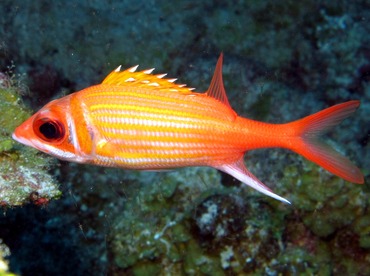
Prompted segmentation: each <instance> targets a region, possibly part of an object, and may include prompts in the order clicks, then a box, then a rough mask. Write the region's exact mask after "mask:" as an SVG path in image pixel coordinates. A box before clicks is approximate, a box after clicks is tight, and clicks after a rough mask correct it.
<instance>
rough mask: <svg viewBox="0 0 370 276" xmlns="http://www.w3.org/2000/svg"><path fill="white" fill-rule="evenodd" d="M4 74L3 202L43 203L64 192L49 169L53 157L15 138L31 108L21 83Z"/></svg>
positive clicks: (0, 102)
mask: <svg viewBox="0 0 370 276" xmlns="http://www.w3.org/2000/svg"><path fill="white" fill-rule="evenodd" d="M1 74H2V75H1V76H2V80H3V81H2V85H1V87H0V110H1V111H2V112H1V117H0V129H1V132H0V204H1V205H2V206H16V205H22V204H24V203H29V202H32V203H34V204H38V205H42V204H45V203H46V202H48V201H49V200H50V199H53V198H59V196H60V191H59V189H58V186H57V184H56V183H55V180H54V179H53V178H52V176H51V175H50V174H49V173H48V172H47V169H48V168H49V167H50V164H51V162H52V159H51V158H49V157H46V156H45V155H40V154H39V153H38V152H37V151H34V150H32V149H30V148H26V147H22V146H20V145H19V144H17V143H16V142H15V141H13V140H12V138H11V133H12V132H13V130H14V129H15V127H16V126H18V125H19V124H20V123H22V122H23V121H24V120H25V119H26V118H28V117H29V116H30V112H29V111H27V110H26V109H25V107H23V106H22V105H21V104H20V96H19V92H18V91H17V87H14V86H12V83H13V82H14V80H12V79H11V78H9V77H7V76H6V75H5V74H3V73H1Z"/></svg>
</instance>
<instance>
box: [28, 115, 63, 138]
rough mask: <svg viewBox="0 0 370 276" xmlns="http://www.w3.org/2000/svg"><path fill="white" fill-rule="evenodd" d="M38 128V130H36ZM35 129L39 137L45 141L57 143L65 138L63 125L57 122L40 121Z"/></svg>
mask: <svg viewBox="0 0 370 276" xmlns="http://www.w3.org/2000/svg"><path fill="white" fill-rule="evenodd" d="M35 127H36V129H35ZM34 129H35V130H36V133H38V136H39V137H40V138H42V139H43V140H45V141H48V142H55V141H59V140H61V139H63V138H64V135H65V130H64V127H63V125H62V124H61V123H60V122H59V121H56V120H50V119H40V120H37V121H36V124H35V125H34Z"/></svg>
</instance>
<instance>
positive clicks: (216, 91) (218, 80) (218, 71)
mask: <svg viewBox="0 0 370 276" xmlns="http://www.w3.org/2000/svg"><path fill="white" fill-rule="evenodd" d="M223 57H224V55H223V53H221V54H220V57H219V58H218V61H217V64H216V68H215V72H214V73H213V77H212V81H211V84H210V85H209V87H208V90H207V92H206V95H207V96H210V97H213V98H215V99H216V100H219V101H220V102H222V103H224V104H225V105H227V106H228V107H230V108H231V106H230V103H229V100H228V99H227V95H226V91H225V87H224V83H223V80H222V60H223Z"/></svg>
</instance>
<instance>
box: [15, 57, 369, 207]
mask: <svg viewBox="0 0 370 276" xmlns="http://www.w3.org/2000/svg"><path fill="white" fill-rule="evenodd" d="M222 59H223V56H222V54H221V55H220V58H219V59H218V62H217V65H216V69H215V73H214V76H213V78H212V81H211V84H210V86H209V88H208V90H207V91H206V92H205V93H194V92H193V91H192V89H190V88H187V87H185V85H178V84H175V83H174V81H175V80H176V79H165V78H164V76H165V74H160V75H154V74H152V69H149V70H144V71H140V72H137V71H136V69H137V66H135V67H132V68H129V69H127V70H124V71H121V70H120V67H118V68H117V69H116V70H115V71H113V72H112V73H110V74H109V75H108V76H107V77H106V78H105V79H104V81H103V82H102V83H101V84H98V85H94V86H90V87H88V88H85V89H83V90H81V91H78V92H75V93H73V94H70V95H68V96H65V97H63V98H60V99H57V100H54V101H51V102H50V103H48V104H46V105H45V106H44V107H43V108H41V109H40V110H39V111H38V112H37V113H36V114H34V115H33V116H31V117H30V118H29V119H28V120H26V121H25V122H24V123H23V124H22V125H20V126H19V127H18V128H17V129H16V130H15V131H14V133H13V138H14V139H15V140H16V141H18V142H20V143H23V144H25V145H27V146H31V147H34V148H36V149H38V150H40V151H43V152H45V153H48V154H50V155H53V156H55V157H57V158H59V159H63V160H68V161H73V162H78V163H89V164H96V165H100V166H109V167H121V168H125V169H139V170H163V169H172V168H179V167H187V166H209V167H213V168H216V169H218V170H220V171H223V172H225V173H227V174H230V175H232V176H233V177H235V178H236V179H238V180H240V181H241V182H243V183H245V184H247V185H248V186H250V187H252V188H254V189H256V190H258V191H260V192H262V193H264V194H266V195H268V196H271V197H273V198H275V199H278V200H281V201H283V202H287V203H289V201H288V200H286V199H285V198H283V197H281V196H279V195H277V194H275V193H273V192H272V191H271V190H270V189H269V188H268V187H267V186H265V185H264V184H263V183H262V182H261V181H260V180H258V179H257V178H256V177H255V176H254V175H253V174H252V173H251V172H250V171H249V170H248V169H247V168H246V167H245V165H244V161H243V157H244V154H245V152H247V151H249V150H253V149H258V148H271V147H280V148H286V149H290V150H292V151H294V152H296V153H298V154H300V155H302V156H304V157H305V158H307V159H308V160H310V161H312V162H314V163H316V164H318V165H319V166H321V167H323V168H324V169H326V170H328V171H329V172H331V173H333V174H335V175H337V176H339V177H341V178H343V179H345V180H347V181H350V182H354V183H363V182H364V177H363V175H362V173H361V171H360V170H359V169H358V168H357V167H356V166H354V165H353V164H352V163H351V162H350V161H349V160H348V159H347V158H345V157H343V156H341V155H340V154H339V153H337V152H336V151H334V150H333V149H331V148H329V147H328V146H327V145H325V144H324V143H322V142H320V141H319V140H318V139H317V138H318V136H319V135H320V134H322V133H323V132H325V131H326V130H327V129H329V128H331V127H333V126H334V125H336V124H338V123H340V122H341V121H342V120H343V119H345V118H347V117H348V116H349V115H351V114H352V113H353V112H354V111H355V110H356V109H357V108H358V107H359V105H360V102H359V101H357V100H352V101H348V102H345V103H341V104H337V105H335V106H332V107H329V108H327V109H324V110H322V111H320V112H317V113H315V114H313V115H310V116H307V117H305V118H303V119H300V120H297V121H293V122H290V123H285V124H270V123H263V122H259V121H255V120H251V119H247V118H243V117H240V116H238V114H236V112H235V111H234V110H233V109H232V108H231V106H230V104H229V101H228V99H227V96H226V92H225V89H224V85H223V80H222Z"/></svg>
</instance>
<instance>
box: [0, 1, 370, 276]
mask: <svg viewBox="0 0 370 276" xmlns="http://www.w3.org/2000/svg"><path fill="white" fill-rule="evenodd" d="M369 20H370V4H369V2H368V1H335V2H333V1H299V2H297V1H281V2H276V1H228V2H226V1H201V3H195V2H192V1H172V2H171V1H107V2H106V3H103V1H79V2H76V1H73V2H72V1H7V0H3V1H2V2H1V5H0V22H1V24H0V26H1V27H0V68H1V70H2V71H3V72H6V71H9V67H12V71H14V72H15V73H16V74H17V76H18V78H21V77H20V76H19V75H21V76H23V77H22V79H23V83H25V84H26V85H27V86H28V88H29V89H28V92H27V93H26V94H25V95H24V97H23V100H24V102H25V103H26V104H27V105H28V106H29V107H30V108H32V109H33V110H35V111H36V110H37V109H38V108H40V107H41V106H42V105H44V104H46V103H47V102H49V101H50V100H51V99H54V98H57V97H60V96H62V95H65V94H68V93H71V92H74V91H77V90H79V89H82V88H84V87H87V86H89V85H92V84H95V83H99V82H100V81H101V80H102V79H103V78H104V77H105V76H106V75H107V74H108V73H109V72H110V71H112V70H113V69H114V68H116V67H117V66H118V65H122V67H123V68H127V67H130V66H133V65H136V64H140V68H141V69H146V68H152V67H155V68H157V69H156V72H157V73H164V72H168V73H169V77H176V78H179V82H180V83H187V84H188V86H190V87H196V88H197V90H196V91H204V90H206V89H207V87H208V85H209V82H210V79H211V77H212V73H213V69H214V65H215V63H216V60H217V57H218V55H219V54H220V52H223V53H224V55H225V58H224V70H223V71H224V81H225V87H226V91H227V92H228V96H229V101H230V103H231V105H232V107H233V108H234V109H235V110H236V111H237V112H238V114H240V115H242V116H246V117H250V118H254V119H258V120H263V121H269V122H275V123H278V122H287V121H290V120H294V119H297V118H300V117H303V116H305V115H308V114H310V113H313V112H316V111H318V110H320V109H322V108H324V107H327V106H330V105H333V104H336V103H340V102H344V101H347V100H351V99H359V100H361V108H360V109H359V110H358V111H357V112H356V114H355V115H354V116H353V117H351V118H350V119H348V120H346V121H345V122H343V123H342V124H341V125H340V126H338V127H336V129H335V130H334V131H332V132H330V133H329V134H328V139H329V143H330V144H331V145H332V146H334V147H335V148H336V149H337V150H339V151H340V152H341V153H343V154H345V155H346V156H348V157H349V158H350V159H351V160H353V161H354V162H355V163H356V164H358V165H359V167H360V168H361V169H362V170H363V172H364V174H365V176H366V180H368V175H369V169H368V165H369V164H370V150H369V144H368V141H369V133H370V125H369V122H368V118H369V116H370V101H369V98H370V48H369V45H370V43H369V42H370V36H369V33H370V32H369V31H370V30H369V29H370V27H369V26H370V24H369ZM1 112H6V111H3V110H2V111H1ZM246 163H247V166H248V168H249V169H250V170H251V171H252V172H253V173H255V174H256V175H257V176H258V177H259V178H260V179H261V180H262V181H263V182H264V183H266V184H267V185H269V186H271V187H274V189H275V190H276V191H279V192H280V194H283V195H284V196H285V197H287V198H289V199H291V200H292V202H293V206H285V205H282V204H281V203H278V202H275V201H274V200H271V199H268V198H266V197H265V196H263V195H260V194H256V193H254V192H253V191H251V190H250V189H249V188H246V187H244V186H239V184H238V182H236V181H233V179H232V178H230V177H227V176H224V175H221V174H219V173H217V172H216V171H215V170H210V169H205V168H196V169H184V170H179V171H176V172H173V173H138V172H127V171H122V170H118V169H104V168H96V167H91V166H84V165H76V164H68V163H64V162H60V163H58V164H57V165H56V166H54V167H53V168H52V169H51V171H50V173H51V174H52V175H53V176H54V177H55V178H56V179H57V181H58V182H59V183H60V185H61V186H60V189H61V190H62V192H63V196H62V198H61V199H59V200H56V201H52V202H51V203H50V204H48V205H47V206H45V207H42V208H41V207H39V206H34V205H32V204H29V205H25V206H22V207H15V208H8V209H4V212H3V215H2V217H1V221H0V223H1V229H0V238H1V239H2V240H3V243H4V244H6V245H7V246H8V247H9V249H10V251H11V255H10V257H9V262H10V263H9V264H10V270H11V271H13V272H15V273H18V274H22V275H35V274H37V275H43V274H45V275H46V274H47V275H67V274H69V275H84V274H91V275H105V274H119V275H124V274H127V275H155V274H158V275H179V274H180V275H181V274H189V275H201V274H204V275H206V274H209V275H216V274H217V275H223V274H225V275H236V274H243V273H245V274H258V273H259V274H268V275H276V274H277V273H291V274H300V273H304V272H305V273H308V274H322V275H323V274H328V275H330V274H337V275H349V274H357V275H368V274H369V273H370V272H369V271H368V270H369V267H370V266H369V262H370V251H369V248H370V230H369V229H370V214H369V211H368V206H369V200H368V195H369V194H368V188H367V184H366V183H365V185H363V186H358V185H354V184H351V183H344V182H343V181H341V180H340V179H338V178H337V177H333V176H330V175H328V174H327V173H326V172H324V171H322V170H321V169H320V168H318V167H317V166H315V165H311V164H309V163H308V162H306V161H304V160H303V159H302V158H300V157H298V156H296V155H295V154H292V153H288V152H287V151H283V150H279V149H277V150H275V149H271V150H259V151H256V152H251V153H249V154H248V158H247V159H246ZM367 182H368V181H367Z"/></svg>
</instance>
